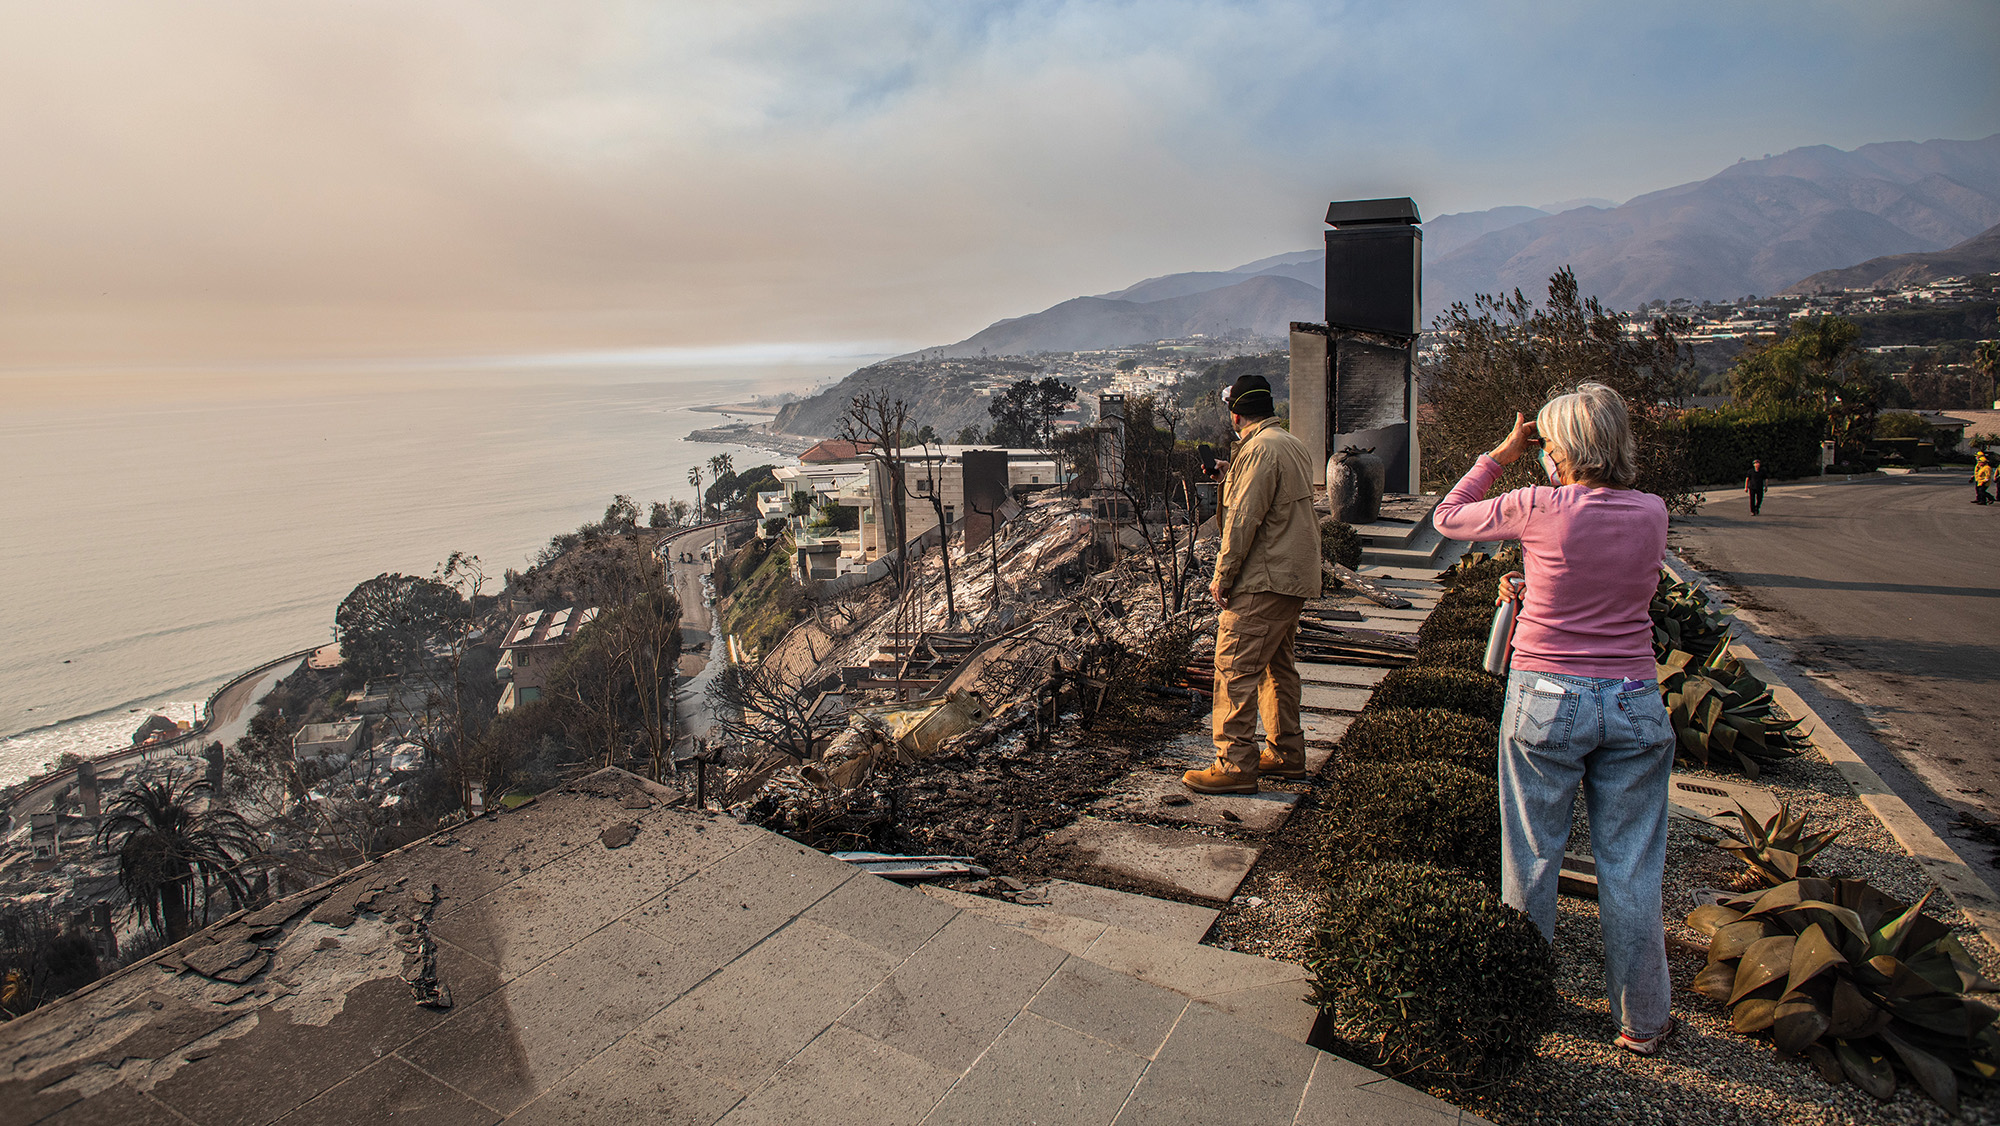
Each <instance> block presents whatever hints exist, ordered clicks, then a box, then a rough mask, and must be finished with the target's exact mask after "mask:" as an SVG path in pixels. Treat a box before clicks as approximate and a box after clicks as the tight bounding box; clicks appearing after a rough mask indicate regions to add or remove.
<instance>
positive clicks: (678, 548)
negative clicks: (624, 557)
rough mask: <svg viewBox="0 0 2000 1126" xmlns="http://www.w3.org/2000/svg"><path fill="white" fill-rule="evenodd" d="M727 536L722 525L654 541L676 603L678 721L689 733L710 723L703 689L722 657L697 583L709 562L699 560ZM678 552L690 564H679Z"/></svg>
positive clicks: (705, 599) (719, 640) (710, 614)
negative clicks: (678, 609) (678, 617)
mask: <svg viewBox="0 0 2000 1126" xmlns="http://www.w3.org/2000/svg"><path fill="white" fill-rule="evenodd" d="M736 522H737V521H731V522H730V523H736ZM727 532H728V528H727V526H726V525H711V526H708V527H703V528H693V529H689V530H688V531H686V532H683V533H680V534H678V535H669V536H662V537H661V539H660V545H659V546H660V552H661V558H663V559H665V560H666V562H667V570H668V573H669V574H671V575H672V576H673V583H674V596H675V597H676V598H678V599H680V603H681V646H682V651H683V656H682V657H681V663H680V674H681V677H682V682H681V687H680V690H679V692H678V693H677V695H678V698H679V700H680V707H681V717H682V719H683V721H684V722H685V724H686V727H687V732H688V734H690V735H705V734H707V733H708V730H709V728H710V727H712V726H714V724H715V720H714V717H713V716H712V715H711V714H710V713H709V710H708V699H707V692H708V685H709V682H710V681H712V680H713V679H715V670H716V668H717V667H718V666H719V664H720V662H721V661H723V660H725V659H726V657H725V654H724V651H723V642H722V638H720V637H718V636H717V635H716V632H715V610H714V607H713V606H711V605H710V604H709V601H708V591H707V588H706V584H704V582H703V581H702V580H703V579H704V578H705V577H706V576H707V575H708V573H709V568H710V566H711V564H708V563H705V562H700V561H699V560H700V559H701V554H702V552H703V551H704V550H706V549H707V548H708V546H709V545H710V544H711V543H713V542H715V540H716V539H717V538H718V537H721V536H724V535H726V534H727ZM683 552H685V553H686V554H687V555H689V556H690V557H692V558H693V559H694V560H696V562H691V563H683V562H681V555H682V553H683Z"/></svg>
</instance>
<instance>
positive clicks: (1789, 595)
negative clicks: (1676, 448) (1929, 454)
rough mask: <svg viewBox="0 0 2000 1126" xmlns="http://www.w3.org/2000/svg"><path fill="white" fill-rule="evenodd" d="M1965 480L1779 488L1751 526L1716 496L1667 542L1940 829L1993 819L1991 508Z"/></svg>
mask: <svg viewBox="0 0 2000 1126" xmlns="http://www.w3.org/2000/svg"><path fill="white" fill-rule="evenodd" d="M1965 480H1966V479H1965V477H1964V476H1962V475H1960V474H1957V473H1939V472H1932V473H1924V474H1913V475H1909V476H1896V477H1864V478H1860V479H1857V480H1854V481H1846V480H1842V479H1838V478H1836V479H1832V480H1828V481H1826V482H1824V483H1821V482H1819V481H1809V482H1800V483H1796V484H1786V485H1779V486H1776V487H1774V488H1773V489H1771V491H1770V493H1769V495H1768V496H1767V497H1766V499H1765V502H1764V510H1763V514H1762V515H1759V516H1754V517H1753V516H1751V515H1750V508H1749V504H1748V502H1747V500H1746V499H1745V498H1744V497H1743V496H1742V495H1741V494H1740V493H1736V494H1730V493H1711V494H1710V496H1711V497H1712V498H1714V499H1712V500H1711V501H1710V502H1709V503H1708V504H1706V505H1704V506H1703V508H1702V510H1701V512H1700V514H1699V515H1697V516H1694V517H1692V518H1687V519H1676V520H1675V521H1674V529H1673V533H1672V535H1671V536H1670V538H1669V544H1670V546H1671V547H1673V548H1674V549H1675V550H1676V551H1678V552H1680V554H1681V556H1682V557H1683V558H1685V559H1687V560H1688V562H1690V563H1692V564H1694V565H1695V566H1697V567H1698V568H1700V569H1701V570H1703V571H1705V572H1707V573H1708V574H1709V575H1710V576H1711V577H1712V578H1714V579H1715V580H1716V581H1717V582H1718V584H1719V585H1721V586H1722V587H1723V588H1724V589H1726V590H1728V591H1729V592H1730V593H1731V595H1732V596H1733V597H1734V598H1735V599H1736V600H1737V602H1738V604H1739V605H1741V606H1742V607H1744V608H1745V609H1748V610H1750V611H1751V612H1752V616H1753V617H1754V619H1755V621H1756V623H1757V625H1758V627H1759V628H1760V629H1761V630H1762V631H1763V632H1765V633H1766V634H1768V635H1771V636H1773V637H1775V638H1776V639H1777V640H1779V641H1782V642H1783V643H1784V645H1785V646H1786V647H1788V648H1789V649H1790V650H1791V652H1792V654H1793V656H1794V658H1795V659H1794V660H1793V661H1792V662H1791V663H1792V664H1794V665H1795V666H1796V667H1797V668H1798V669H1799V670H1800V671H1801V672H1803V673H1805V674H1806V676H1808V677H1811V678H1813V680H1814V681H1815V682H1816V684H1817V687H1818V688H1819V689H1821V692H1822V694H1823V695H1825V696H1828V697H1830V698H1835V699H1836V700H1839V699H1844V700H1845V701H1846V702H1847V703H1848V705H1850V706H1849V707H1847V708H1845V709H1842V708H1839V707H1836V708H1835V709H1834V710H1835V711H1842V710H1845V711H1846V713H1847V715H1848V716H1849V718H1850V719H1853V720H1856V721H1858V722H1859V724H1861V725H1864V726H1865V727H1866V728H1868V729H1870V731H1871V733H1872V734H1873V736H1874V739H1875V740H1876V741H1877V742H1879V743H1880V744H1881V745H1882V747H1883V748H1884V749H1885V750H1886V751H1887V752H1889V754H1890V755H1892V756H1893V758H1894V760H1895V761H1894V762H1892V763H1873V764H1871V765H1875V766H1876V768H1877V770H1878V772H1880V773H1882V774H1883V775H1884V777H1885V778H1887V779H1888V780H1889V782H1890V784H1891V785H1892V786H1893V787H1894V788H1896V789H1897V790H1898V791H1899V792H1903V796H1904V798H1905V800H1907V801H1909V802H1910V804H1911V805H1912V806H1915V807H1917V808H1918V809H1919V810H1920V811H1923V812H1925V813H1926V815H1927V818H1926V819H1927V820H1931V821H1932V822H1933V823H1934V824H1940V825H1942V824H1949V823H1950V822H1951V821H1952V820H1953V819H1954V818H1955V817H1956V816H1957V814H1958V813H1960V812H1962V811H1970V812H1973V813H1976V814H1979V815H1981V816H1983V817H1984V818H1986V819H1987V820H1994V819H1996V818H2000V506H1988V507H1983V508H1982V507H1977V506H1974V505H1973V504H1971V503H1970V501H1971V498H1972V488H1971V486H1969V485H1967V484H1965ZM1802 691H1803V688H1802ZM1808 699H1809V700H1811V696H1810V695H1809V696H1808ZM1814 703H1815V706H1817V701H1814ZM1828 719H1829V721H1830V722H1835V724H1836V726H1837V727H1838V726H1840V724H1839V722H1838V720H1837V719H1836V717H1835V716H1831V715H1829V716H1828ZM1898 766H1900V767H1902V768H1904V769H1896V768H1897V767H1898ZM1885 767H1887V769H1885ZM1899 779H1900V780H1899ZM1912 781H1914V782H1916V783H1920V785H1911V782H1912ZM1925 789H1927V790H1928V791H1929V793H1928V794H1926V793H1923V792H1922V791H1923V790H1925ZM1907 790H1916V791H1917V792H1916V793H1910V792H1907Z"/></svg>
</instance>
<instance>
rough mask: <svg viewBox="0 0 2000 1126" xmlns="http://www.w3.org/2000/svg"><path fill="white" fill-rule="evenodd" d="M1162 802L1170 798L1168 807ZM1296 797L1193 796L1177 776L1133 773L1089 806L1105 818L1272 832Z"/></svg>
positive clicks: (1281, 794) (1273, 792) (1276, 793)
mask: <svg viewBox="0 0 2000 1126" xmlns="http://www.w3.org/2000/svg"><path fill="white" fill-rule="evenodd" d="M1162 799H1173V800H1175V801H1176V802H1177V803H1178V804H1171V805H1170V804H1168V802H1167V801H1164V800H1162ZM1298 800H1299V796H1298V795H1297V794H1288V793H1285V792H1284V791H1282V790H1265V791H1264V792H1262V793H1257V794H1197V793H1193V792H1191V791H1190V790H1189V789H1188V788H1187V787H1186V786H1183V785H1181V779H1180V775H1178V774H1155V773H1150V772H1149V773H1144V774H1133V775H1130V776H1128V777H1127V778H1126V779H1125V780H1124V781H1122V782H1120V783H1118V786H1117V788H1115V789H1113V790H1112V791H1111V792H1110V793H1109V794H1106V795H1105V796H1103V797H1101V798H1099V799H1097V800H1096V801H1094V802H1092V803H1090V808H1091V810H1092V811H1094V812H1096V813H1099V814H1102V815H1104V816H1107V817H1119V816H1124V817H1144V818H1147V819H1149V820H1161V821H1170V822H1175V823H1178V824H1183V825H1207V826H1210V827H1213V828H1218V829H1242V830H1245V831H1247V832H1252V833H1270V832H1275V831H1276V830H1278V829H1279V828H1280V827H1282V826H1283V825H1284V823H1285V821H1286V819H1287V818H1289V817H1291V815H1292V806H1293V805H1294V804H1295V803H1297V802H1298Z"/></svg>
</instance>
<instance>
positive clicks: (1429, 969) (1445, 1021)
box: [1306, 864, 1556, 1087]
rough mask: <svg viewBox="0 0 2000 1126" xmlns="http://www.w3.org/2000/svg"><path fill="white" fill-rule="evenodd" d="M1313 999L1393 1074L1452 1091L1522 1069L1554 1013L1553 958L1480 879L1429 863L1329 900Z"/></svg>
mask: <svg viewBox="0 0 2000 1126" xmlns="http://www.w3.org/2000/svg"><path fill="white" fill-rule="evenodd" d="M1306 968H1307V969H1309V970H1310V971H1311V972H1312V975H1313V988H1312V1000H1313V1004H1315V1005H1317V1006H1318V1007H1319V1008H1320V1010H1321V1011H1323V1012H1325V1013H1327V1014H1328V1015H1329V1016H1331V1017H1332V1018H1333V1020H1334V1022H1335V1027H1336V1029H1337V1031H1338V1032H1339V1034H1340V1035H1341V1036H1342V1037H1344V1038H1346V1039H1347V1040H1348V1041H1349V1042H1351V1043H1354V1044H1357V1045H1359V1046H1362V1047H1364V1048H1366V1049H1368V1050H1369V1051H1371V1052H1372V1054H1373V1056H1374V1058H1373V1059H1372V1060H1370V1061H1369V1062H1370V1063H1372V1064H1373V1065H1374V1066H1376V1067H1377V1068H1379V1069H1381V1070H1383V1071H1386V1072H1388V1073H1389V1074H1391V1075H1411V1074H1417V1075H1422V1076H1424V1077H1426V1078H1429V1079H1432V1080H1434V1081H1438V1082H1442V1083H1448V1084H1451V1085H1454V1086H1461V1087H1463V1086H1470V1085H1474V1084H1484V1083H1492V1082H1495V1081H1497V1080H1501V1079H1505V1078H1506V1077H1508V1076H1510V1075H1512V1074H1514V1073H1515V1072H1517V1071H1519V1070H1520V1069H1521V1067H1522V1066H1523V1065H1524V1064H1526V1063H1527V1062H1528V1060H1529V1059H1531V1058H1532V1057H1533V1056H1534V1051H1535V1043H1536V1041H1538V1040H1539V1039H1540V1038H1541V1035H1542V1033H1543V1031H1544V1030H1545V1029H1546V1028H1547V1026H1548V1022H1549V1019H1550V1017H1551V1015H1552V1014H1553V1013H1554V1011H1555V1005H1556V994H1555V986H1554V980H1555V955H1554V953H1553V952H1552V951H1551V950H1550V948H1549V944H1548V943H1547V942H1545V941H1544V940H1543V939H1542V935H1541V932H1540V931H1538V930H1536V929H1535V924H1534V923H1533V922H1532V921H1530V920H1529V919H1528V917H1527V916H1526V915H1523V914H1522V913H1520V912H1519V911H1516V910H1514V909H1513V908H1511V907H1508V906H1506V905H1505V904H1503V903H1501V902H1500V900H1499V898H1498V897H1496V896H1495V895H1494V894H1493V893H1492V891H1490V890H1489V889H1487V888H1486V887H1485V886H1483V885H1482V884H1480V883H1479V882H1477V881H1475V880H1469V879H1466V878H1464V877H1462V876H1456V875H1453V874H1451V873H1448V872H1442V871H1439V870H1438V869H1436V868H1432V867H1429V866H1427V865H1422V864H1389V865H1384V866H1382V867H1380V868H1374V869H1370V870H1367V871H1364V872H1360V873H1357V874H1356V875H1355V877H1354V878H1353V879H1351V880H1349V881H1347V882H1346V883H1345V884H1344V885H1342V886H1339V887H1336V888H1335V889H1333V890H1332V891H1330V892H1329V893H1328V896H1327V902H1326V906H1325V909H1324V910H1323V911H1322V913H1321V915H1320V926H1319V929H1318V931H1317V933H1316V934H1315V936H1314V939H1313V942H1312V945H1311V946H1310V947H1309V948H1308V951H1307V954H1306Z"/></svg>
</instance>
